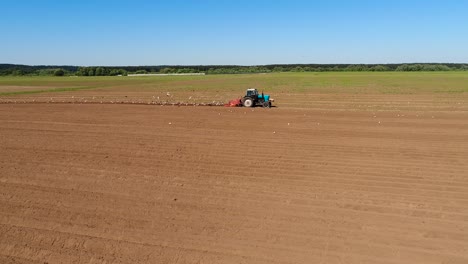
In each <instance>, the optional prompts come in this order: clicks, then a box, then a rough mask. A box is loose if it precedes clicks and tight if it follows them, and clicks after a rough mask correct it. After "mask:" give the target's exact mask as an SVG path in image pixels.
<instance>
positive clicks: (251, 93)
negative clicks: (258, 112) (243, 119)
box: [241, 88, 275, 107]
mask: <svg viewBox="0 0 468 264" xmlns="http://www.w3.org/2000/svg"><path fill="white" fill-rule="evenodd" d="M274 101H275V100H273V99H271V98H270V96H269V95H267V94H263V92H262V93H261V94H259V93H258V91H257V89H254V88H249V89H247V93H246V95H245V96H244V97H243V98H242V99H241V103H242V105H243V106H244V107H255V106H257V105H261V106H263V107H271V103H272V102H274Z"/></svg>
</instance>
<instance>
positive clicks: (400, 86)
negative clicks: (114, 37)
mask: <svg viewBox="0 0 468 264" xmlns="http://www.w3.org/2000/svg"><path fill="white" fill-rule="evenodd" d="M248 87H256V88H259V89H260V90H261V89H262V88H263V89H264V91H265V93H268V94H271V95H272V97H273V98H274V99H275V100H276V102H275V105H276V106H277V107H274V108H271V109H263V108H255V109H248V108H225V107H216V106H211V107H207V106H205V107H203V106H199V107H196V106H172V104H175V103H178V104H183V103H195V104H208V103H213V102H216V103H218V102H226V101H227V100H229V99H232V98H236V97H239V96H241V95H242V94H243V93H244V92H245V89H246V88H248ZM163 103H164V104H166V105H164V106H161V105H160V104H163ZM467 120H468V74H466V73H463V72H448V73H396V72H395V73H278V74H257V75H214V76H211V75H207V76H164V77H94V78H92V77H88V78H85V77H63V78H50V77H8V78H0V124H1V125H0V203H1V207H0V208H1V210H0V262H2V263H10V262H13V263H460V264H461V263H468V176H467V175H468V174H467V171H468V163H467V162H466V161H467V158H466V157H467V156H468V121H467Z"/></svg>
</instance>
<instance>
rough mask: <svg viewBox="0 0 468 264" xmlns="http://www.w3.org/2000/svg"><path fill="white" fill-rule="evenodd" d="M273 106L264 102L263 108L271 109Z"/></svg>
mask: <svg viewBox="0 0 468 264" xmlns="http://www.w3.org/2000/svg"><path fill="white" fill-rule="evenodd" d="M270 106H271V104H270V102H263V107H265V108H269V107H270Z"/></svg>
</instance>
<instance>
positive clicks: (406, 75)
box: [0, 72, 468, 96]
mask: <svg viewBox="0 0 468 264" xmlns="http://www.w3.org/2000/svg"><path fill="white" fill-rule="evenodd" d="M248 87H257V88H259V89H264V90H265V91H268V92H271V93H275V92H276V93H278V92H289V93H351V94H375V93H378V94H427V93H466V92H468V72H414V73H412V72H385V73H372V72H365V73H359V72H327V73H269V74H245V75H206V76H161V77H158V76H156V77H0V96H11V95H21V94H35V93H50V92H70V91H79V90H102V89H115V88H122V89H125V90H129V91H132V92H138V91H148V90H160V91H166V90H171V91H200V92H208V91H218V92H221V91H227V92H228V91H229V92H235V91H243V90H244V89H245V88H248Z"/></svg>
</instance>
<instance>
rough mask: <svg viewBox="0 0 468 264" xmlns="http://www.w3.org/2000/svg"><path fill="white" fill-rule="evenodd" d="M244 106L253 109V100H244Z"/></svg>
mask: <svg viewBox="0 0 468 264" xmlns="http://www.w3.org/2000/svg"><path fill="white" fill-rule="evenodd" d="M243 104H244V106H245V107H252V106H253V100H252V98H246V99H244V102H243Z"/></svg>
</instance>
